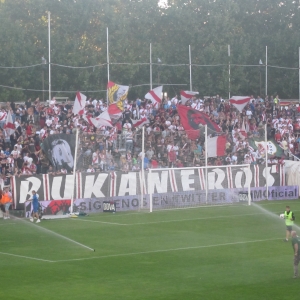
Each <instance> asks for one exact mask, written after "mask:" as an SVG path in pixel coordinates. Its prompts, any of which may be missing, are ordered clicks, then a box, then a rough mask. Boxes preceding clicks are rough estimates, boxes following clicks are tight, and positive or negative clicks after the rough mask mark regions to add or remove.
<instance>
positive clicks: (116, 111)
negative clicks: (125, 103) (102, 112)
mask: <svg viewBox="0 0 300 300" xmlns="http://www.w3.org/2000/svg"><path fill="white" fill-rule="evenodd" d="M107 111H108V113H109V115H110V117H111V118H112V119H119V118H120V117H121V116H122V113H123V111H122V110H121V109H120V108H119V107H118V106H117V104H116V103H114V104H110V105H109V106H108V109H107Z"/></svg>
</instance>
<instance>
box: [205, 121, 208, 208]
mask: <svg viewBox="0 0 300 300" xmlns="http://www.w3.org/2000/svg"><path fill="white" fill-rule="evenodd" d="M204 134H205V167H206V168H205V195H206V196H205V199H206V204H207V203H208V199H207V198H208V178H207V175H208V173H207V163H208V147H207V124H205V131H204Z"/></svg>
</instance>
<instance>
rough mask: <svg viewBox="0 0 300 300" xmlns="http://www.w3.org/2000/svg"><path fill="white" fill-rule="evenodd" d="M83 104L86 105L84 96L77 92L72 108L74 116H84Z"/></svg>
mask: <svg viewBox="0 0 300 300" xmlns="http://www.w3.org/2000/svg"><path fill="white" fill-rule="evenodd" d="M85 103H86V96H85V95H83V94H81V93H80V92H77V93H76V97H75V102H74V106H73V114H74V115H75V116H76V115H83V114H84V109H85Z"/></svg>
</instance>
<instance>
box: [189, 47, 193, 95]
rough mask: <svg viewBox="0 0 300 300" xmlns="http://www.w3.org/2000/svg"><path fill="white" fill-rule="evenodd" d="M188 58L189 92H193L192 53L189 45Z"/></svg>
mask: <svg viewBox="0 0 300 300" xmlns="http://www.w3.org/2000/svg"><path fill="white" fill-rule="evenodd" d="M189 58H190V91H192V90H193V82H192V51H191V45H189Z"/></svg>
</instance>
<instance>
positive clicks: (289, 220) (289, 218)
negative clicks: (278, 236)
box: [283, 206, 295, 242]
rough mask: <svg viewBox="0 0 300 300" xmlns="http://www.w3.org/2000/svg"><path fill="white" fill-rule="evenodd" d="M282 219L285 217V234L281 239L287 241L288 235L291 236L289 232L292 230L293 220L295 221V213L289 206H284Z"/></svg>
mask: <svg viewBox="0 0 300 300" xmlns="http://www.w3.org/2000/svg"><path fill="white" fill-rule="evenodd" d="M284 219H285V225H286V235H285V239H284V240H283V241H284V242H288V240H289V237H290V236H291V232H292V230H293V225H294V221H295V215H294V213H293V212H292V211H291V209H290V207H289V206H286V208H285V212H284Z"/></svg>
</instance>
